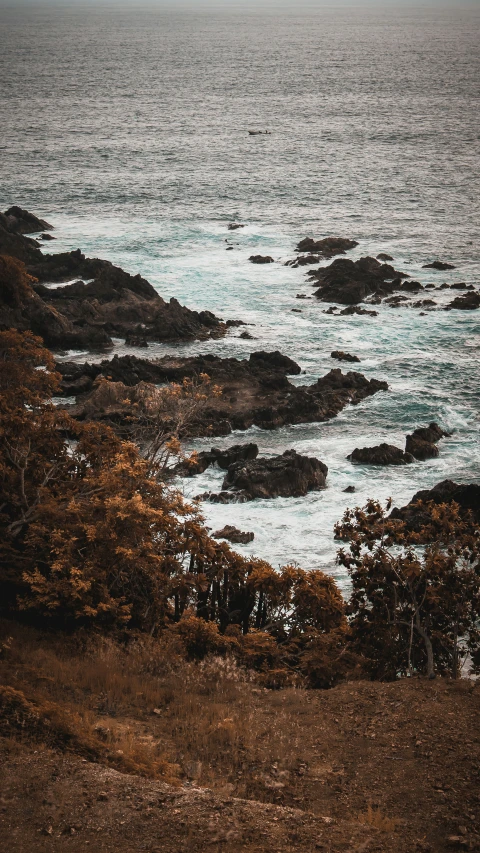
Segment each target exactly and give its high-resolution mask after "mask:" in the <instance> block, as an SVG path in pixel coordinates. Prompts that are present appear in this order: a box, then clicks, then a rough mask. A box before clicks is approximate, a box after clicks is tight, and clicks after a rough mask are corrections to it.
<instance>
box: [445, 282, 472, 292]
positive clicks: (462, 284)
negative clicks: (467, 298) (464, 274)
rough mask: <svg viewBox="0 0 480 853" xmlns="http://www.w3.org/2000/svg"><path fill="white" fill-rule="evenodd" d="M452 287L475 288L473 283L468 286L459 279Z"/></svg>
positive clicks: (456, 288)
mask: <svg viewBox="0 0 480 853" xmlns="http://www.w3.org/2000/svg"><path fill="white" fill-rule="evenodd" d="M450 288H451V289H452V290H473V284H470V285H469V286H467V285H466V283H465V282H464V281H457V282H455V284H451V285H450Z"/></svg>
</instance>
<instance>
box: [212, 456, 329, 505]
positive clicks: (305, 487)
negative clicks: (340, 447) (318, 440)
mask: <svg viewBox="0 0 480 853" xmlns="http://www.w3.org/2000/svg"><path fill="white" fill-rule="evenodd" d="M327 474H328V468H327V466H326V465H324V463H323V462H321V461H320V460H319V459H315V458H313V457H308V456H301V455H300V454H299V453H297V452H296V451H295V450H286V451H285V453H283V454H282V455H281V456H274V457H272V458H271V459H263V458H260V459H259V458H257V459H254V460H251V461H249V462H235V463H234V464H233V465H230V466H229V468H228V471H227V474H226V476H225V479H224V481H223V484H222V491H233V492H234V493H239V494H240V495H241V496H242V497H243V498H244V499H245V500H254V499H255V498H278V497H301V496H303V495H306V494H307V493H308V492H310V491H317V490H319V489H324V488H326V478H327Z"/></svg>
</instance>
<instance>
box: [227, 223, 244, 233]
mask: <svg viewBox="0 0 480 853" xmlns="http://www.w3.org/2000/svg"><path fill="white" fill-rule="evenodd" d="M227 228H228V230H229V231H237V230H238V228H245V225H242V224H241V222H229V223H228V225H227Z"/></svg>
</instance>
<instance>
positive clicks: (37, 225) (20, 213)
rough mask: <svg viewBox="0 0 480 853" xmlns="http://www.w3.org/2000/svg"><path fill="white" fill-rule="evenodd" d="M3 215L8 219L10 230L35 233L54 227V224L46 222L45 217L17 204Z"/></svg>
mask: <svg viewBox="0 0 480 853" xmlns="http://www.w3.org/2000/svg"><path fill="white" fill-rule="evenodd" d="M3 215H4V216H5V217H6V219H7V222H8V227H9V228H10V230H11V231H14V232H16V233H17V234H35V233H36V232H37V231H50V230H51V229H52V228H53V225H50V224H49V223H48V222H45V220H44V219H39V218H38V216H35V215H34V214H33V213H30V212H29V211H28V210H23V209H22V208H21V207H17V206H16V205H13V207H9V208H8V210H6V211H5V213H4V214H3ZM42 236H43V235H42Z"/></svg>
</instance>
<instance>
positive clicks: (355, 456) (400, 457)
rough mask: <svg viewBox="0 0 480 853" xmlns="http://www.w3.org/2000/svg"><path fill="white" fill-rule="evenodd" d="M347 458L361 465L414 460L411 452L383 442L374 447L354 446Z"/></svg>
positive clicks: (388, 463)
mask: <svg viewBox="0 0 480 853" xmlns="http://www.w3.org/2000/svg"><path fill="white" fill-rule="evenodd" d="M347 459H350V461H351V462H357V463H359V464H361V465H407V464H408V463H410V462H413V461H414V458H413V456H412V455H411V453H406V452H405V451H403V450H401V448H400V447H395V446H394V445H393V444H386V443H385V442H383V443H382V444H378V445H376V446H375V447H362V448H359V447H356V448H355V450H354V451H353V452H352V453H350V455H349V456H347Z"/></svg>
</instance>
